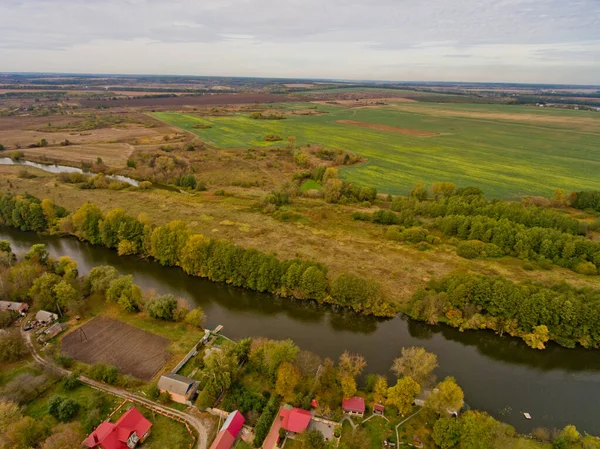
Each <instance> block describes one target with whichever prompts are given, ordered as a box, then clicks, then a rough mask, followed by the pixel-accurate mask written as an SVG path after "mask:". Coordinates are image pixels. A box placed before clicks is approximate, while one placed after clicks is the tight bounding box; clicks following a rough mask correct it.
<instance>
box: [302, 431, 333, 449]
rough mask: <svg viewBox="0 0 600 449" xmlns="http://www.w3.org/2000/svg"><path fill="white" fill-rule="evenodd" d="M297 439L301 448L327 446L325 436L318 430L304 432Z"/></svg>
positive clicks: (310, 448) (321, 447) (323, 447)
mask: <svg viewBox="0 0 600 449" xmlns="http://www.w3.org/2000/svg"><path fill="white" fill-rule="evenodd" d="M296 441H297V442H298V444H299V445H300V448H301V449H325V447H326V442H325V438H324V437H323V434H322V433H321V432H319V431H318V430H310V431H307V432H303V433H301V434H300V435H298V437H296Z"/></svg>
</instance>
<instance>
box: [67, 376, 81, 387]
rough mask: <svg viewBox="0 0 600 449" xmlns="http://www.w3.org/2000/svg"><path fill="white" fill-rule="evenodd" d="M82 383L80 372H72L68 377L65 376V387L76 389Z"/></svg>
mask: <svg viewBox="0 0 600 449" xmlns="http://www.w3.org/2000/svg"><path fill="white" fill-rule="evenodd" d="M80 385H81V381H80V380H79V374H77V373H71V374H69V375H68V376H67V377H65V389H67V390H75V389H76V388H78V387H79V386H80Z"/></svg>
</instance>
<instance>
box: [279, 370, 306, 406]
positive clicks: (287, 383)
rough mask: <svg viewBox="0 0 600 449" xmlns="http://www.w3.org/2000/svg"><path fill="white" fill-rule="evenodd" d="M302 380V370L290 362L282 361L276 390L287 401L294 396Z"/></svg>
mask: <svg viewBox="0 0 600 449" xmlns="http://www.w3.org/2000/svg"><path fill="white" fill-rule="evenodd" d="M298 382H300V371H298V368H296V367H295V366H294V365H292V364H291V363H289V362H282V363H281V365H279V368H278V369H277V382H276V384H275V391H276V392H277V394H278V395H279V396H282V397H283V398H284V399H285V400H286V401H289V400H292V399H293V398H294V389H295V388H296V385H298Z"/></svg>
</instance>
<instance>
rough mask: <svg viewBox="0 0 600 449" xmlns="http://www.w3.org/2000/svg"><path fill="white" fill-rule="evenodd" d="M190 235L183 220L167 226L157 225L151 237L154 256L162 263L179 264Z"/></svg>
mask: <svg viewBox="0 0 600 449" xmlns="http://www.w3.org/2000/svg"><path fill="white" fill-rule="evenodd" d="M189 236H190V232H189V231H188V230H187V229H186V226H185V223H184V222H183V221H172V222H170V223H168V224H167V225H165V226H159V227H157V228H156V229H154V231H152V236H151V237H150V240H151V250H152V253H151V254H152V256H153V257H154V258H155V259H156V260H158V261H159V262H160V264H161V265H168V266H175V265H178V264H179V260H180V257H179V256H180V254H181V251H182V250H183V248H184V246H185V244H186V242H187V239H188V238H189Z"/></svg>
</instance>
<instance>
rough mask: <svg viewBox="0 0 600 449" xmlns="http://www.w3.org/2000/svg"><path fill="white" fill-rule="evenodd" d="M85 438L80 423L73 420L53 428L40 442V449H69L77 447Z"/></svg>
mask: <svg viewBox="0 0 600 449" xmlns="http://www.w3.org/2000/svg"><path fill="white" fill-rule="evenodd" d="M84 439H85V433H84V432H83V428H82V427H81V424H79V423H77V422H74V423H70V424H61V425H59V426H58V427H56V428H55V429H54V433H53V434H52V435H50V436H49V437H48V438H46V440H45V441H44V443H43V444H42V449H70V448H78V447H80V446H81V442H82V441H83V440H84Z"/></svg>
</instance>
